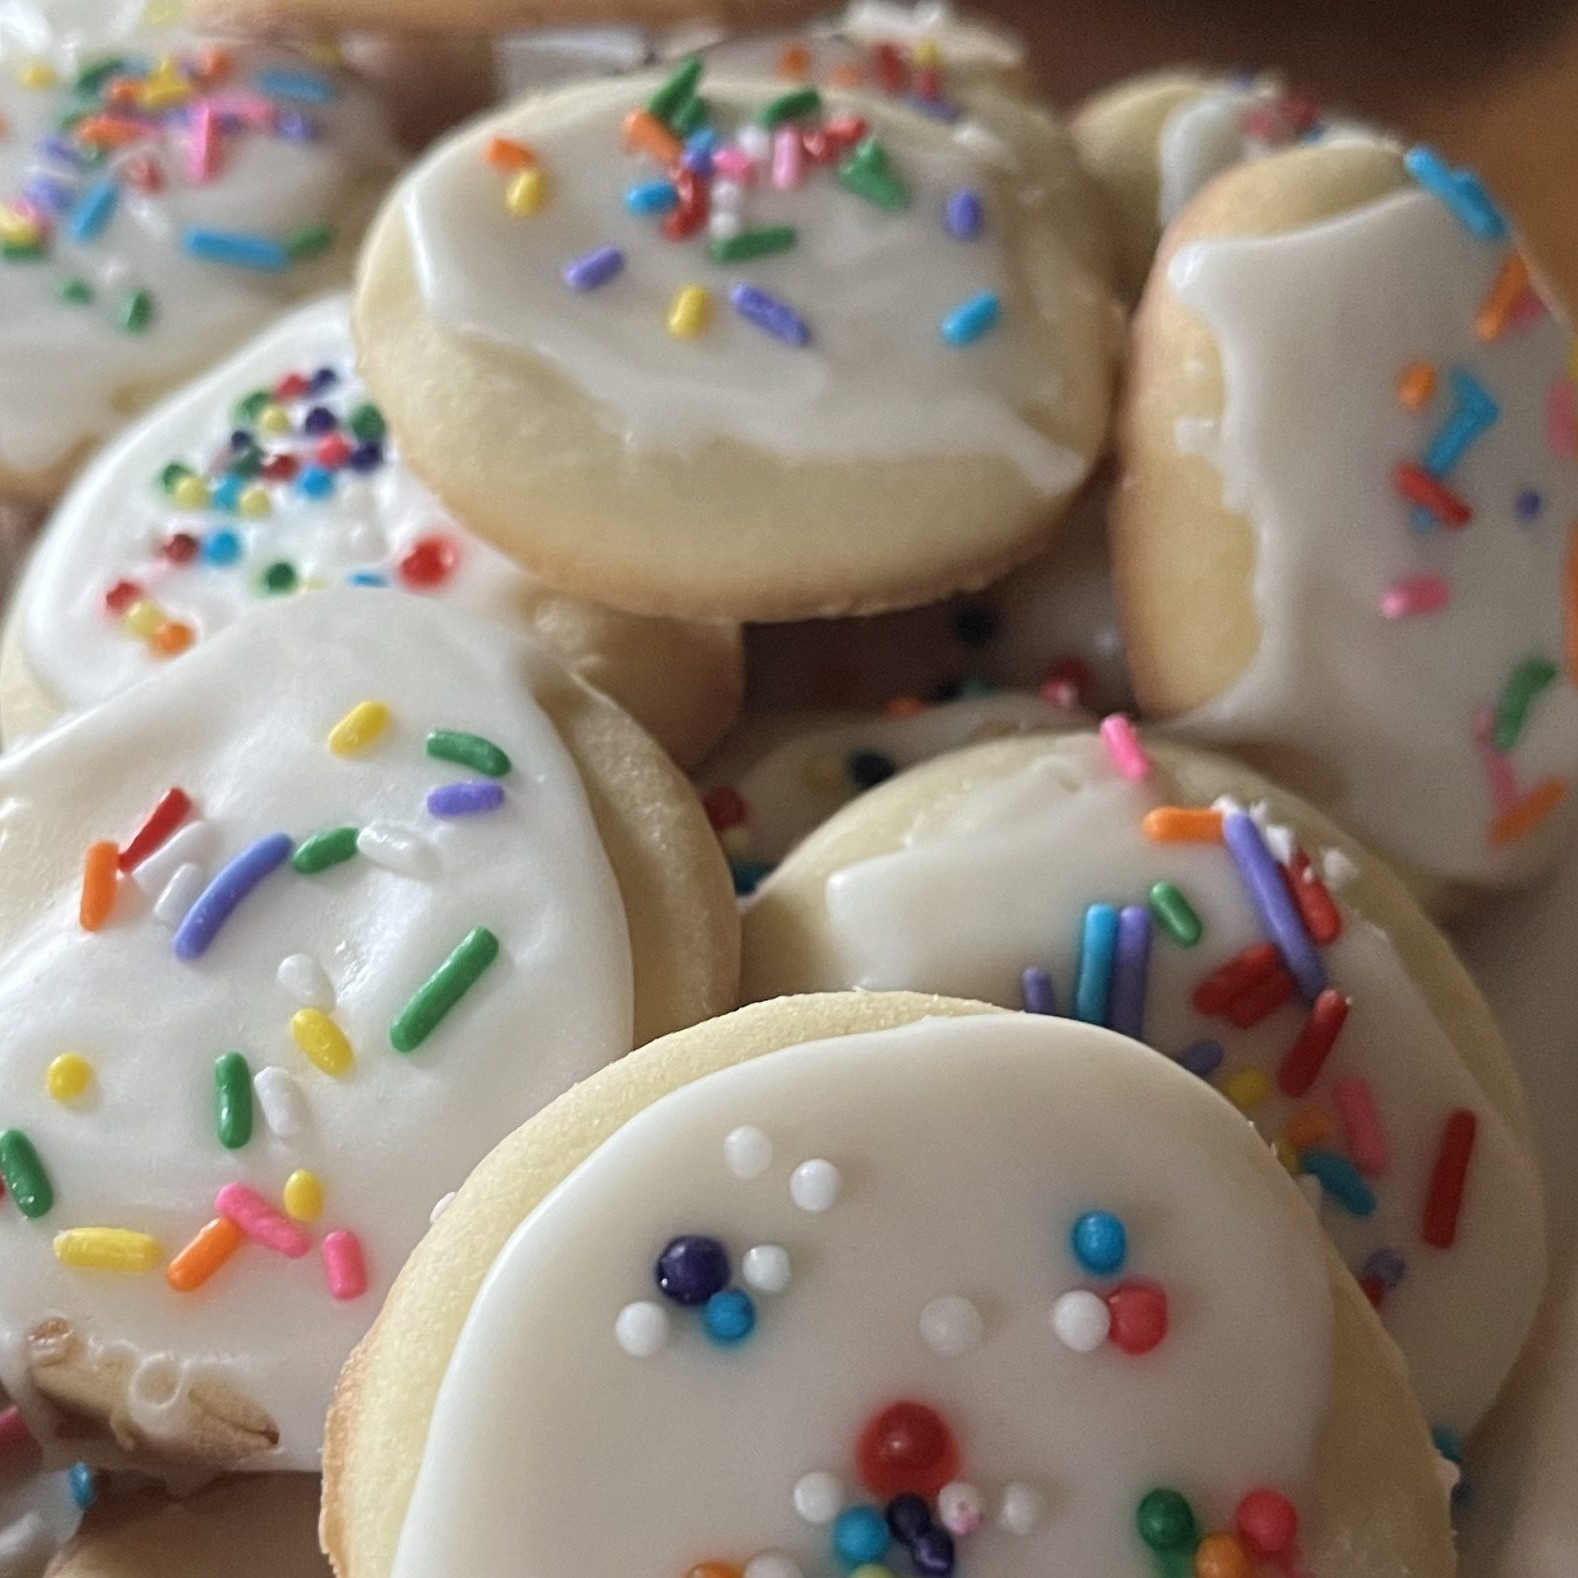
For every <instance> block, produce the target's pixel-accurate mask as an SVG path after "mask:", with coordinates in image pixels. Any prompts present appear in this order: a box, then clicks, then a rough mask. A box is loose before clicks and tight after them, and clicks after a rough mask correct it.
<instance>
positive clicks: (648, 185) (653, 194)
mask: <svg viewBox="0 0 1578 1578" xmlns="http://www.w3.org/2000/svg"><path fill="white" fill-rule="evenodd" d="M625 207H626V208H627V209H628V210H629V211H630V212H631V213H632V214H636V215H637V216H639V217H641V218H648V217H650V216H651V215H654V214H670V213H672V212H673V211H674V210H675V209H676V208H678V207H679V190H678V188H677V187H676V186H675V185H674V183H673V182H672V181H642V182H640V183H638V184H637V185H635V186H632V187H630V188H629V189H628V190H627V191H626V192H625Z"/></svg>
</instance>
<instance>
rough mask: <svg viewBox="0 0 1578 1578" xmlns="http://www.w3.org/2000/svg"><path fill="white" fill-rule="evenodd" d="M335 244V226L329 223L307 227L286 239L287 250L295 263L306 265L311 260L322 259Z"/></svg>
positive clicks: (294, 232) (295, 231)
mask: <svg viewBox="0 0 1578 1578" xmlns="http://www.w3.org/2000/svg"><path fill="white" fill-rule="evenodd" d="M334 242H335V230H334V226H333V225H331V224H328V223H323V224H317V225H305V226H303V227H302V228H301V229H300V230H294V231H292V232H291V233H290V235H288V236H286V237H285V250H286V252H288V253H289V254H290V256H291V259H292V261H293V262H296V263H305V262H307V261H308V259H310V258H321V257H322V256H323V255H324V253H325V252H328V251H330V250H331V249H332V248H333V246H334Z"/></svg>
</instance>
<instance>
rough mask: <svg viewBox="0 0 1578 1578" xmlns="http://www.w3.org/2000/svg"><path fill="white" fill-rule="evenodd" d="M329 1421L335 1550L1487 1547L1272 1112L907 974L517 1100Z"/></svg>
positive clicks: (884, 1553)
mask: <svg viewBox="0 0 1578 1578" xmlns="http://www.w3.org/2000/svg"><path fill="white" fill-rule="evenodd" d="M662 1441H673V1442H674V1443H675V1444H676V1447H678V1446H679V1445H680V1444H682V1445H683V1450H677V1449H676V1450H673V1451H663V1450H657V1449H655V1448H654V1446H653V1443H655V1442H662ZM327 1463H328V1472H327V1476H326V1482H325V1516H324V1533H325V1536H326V1540H327V1544H328V1547H329V1549H330V1551H331V1553H332V1555H333V1558H334V1561H335V1565H336V1569H337V1571H338V1572H339V1573H340V1574H341V1578H411V1575H415V1574H430V1573H433V1572H437V1571H446V1570H456V1571H464V1572H467V1573H470V1574H475V1575H477V1578H500V1575H503V1574H507V1573H514V1572H519V1571H521V1570H523V1569H524V1570H527V1571H543V1572H575V1571H577V1570H585V1571H589V1572H599V1573H615V1572H619V1573H623V1572H635V1571H641V1572H655V1573H665V1574H668V1573H672V1574H686V1573H689V1574H692V1575H705V1578H725V1575H728V1578H735V1575H739V1574H742V1573H743V1574H748V1575H750V1578H780V1575H782V1578H817V1575H821V1574H827V1573H834V1572H844V1571H849V1570H854V1571H856V1572H862V1578H866V1575H870V1578H876V1575H877V1574H889V1573H891V1574H895V1575H902V1578H910V1575H914V1574H938V1575H941V1574H948V1573H953V1572H958V1573H960V1574H964V1573H969V1574H971V1575H975V1578H1017V1575H1020V1574H1024V1573H1027V1572H1085V1573H1100V1574H1102V1575H1103V1578H1107V1575H1113V1578H1125V1575H1128V1574H1133V1575H1134V1578H1151V1575H1153V1574H1156V1573H1159V1572H1167V1573H1177V1574H1179V1575H1184V1574H1199V1573H1211V1572H1219V1573H1233V1572H1236V1573H1247V1572H1251V1571H1259V1570H1265V1571H1268V1572H1274V1571H1284V1572H1305V1571H1309V1572H1319V1573H1331V1574H1339V1573H1340V1574H1342V1575H1343V1578H1395V1575H1396V1574H1398V1573H1401V1572H1408V1573H1411V1574H1418V1575H1420V1578H1444V1575H1446V1574H1448V1573H1450V1572H1452V1571H1453V1569H1454V1561H1453V1555H1452V1548H1451V1538H1450V1535H1449V1533H1448V1529H1447V1520H1446V1499H1445V1496H1444V1494H1443V1492H1442V1490H1441V1489H1440V1487H1439V1485H1438V1483H1437V1480H1436V1477H1435V1472H1434V1466H1433V1454H1432V1452H1431V1449H1430V1443H1429V1437H1428V1435H1427V1433H1426V1430H1425V1427H1424V1423H1423V1421H1422V1420H1421V1419H1420V1418H1419V1415H1418V1412H1417V1408H1416V1405H1415V1404H1414V1403H1413V1401H1412V1399H1411V1398H1410V1397H1409V1395H1408V1390H1407V1385H1406V1381H1405V1379H1404V1376H1403V1372H1402V1367H1401V1365H1400V1364H1399V1362H1398V1359H1397V1355H1396V1352H1395V1350H1394V1349H1393V1348H1392V1347H1391V1345H1390V1344H1389V1343H1387V1342H1386V1341H1385V1339H1384V1337H1383V1336H1382V1334H1381V1332H1380V1328H1379V1327H1378V1326H1377V1324H1376V1322H1375V1318H1374V1315H1373V1313H1372V1312H1371V1311H1370V1310H1369V1309H1368V1308H1366V1306H1365V1303H1364V1300H1363V1298H1362V1296H1361V1295H1360V1294H1359V1292H1358V1289H1357V1288H1356V1287H1355V1286H1354V1285H1353V1283H1352V1282H1351V1281H1350V1280H1349V1279H1348V1278H1347V1277H1346V1275H1345V1274H1344V1273H1343V1272H1342V1269H1341V1267H1339V1266H1338V1265H1337V1264H1336V1262H1335V1260H1334V1259H1333V1258H1332V1257H1331V1255H1330V1253H1329V1251H1327V1250H1326V1249H1325V1248H1324V1246H1323V1245H1322V1243H1321V1241H1320V1237H1319V1234H1318V1233H1317V1232H1316V1231H1315V1228H1314V1221H1313V1218H1312V1217H1311V1215H1310V1214H1309V1212H1308V1210H1307V1209H1306V1208H1305V1207H1304V1205H1303V1204H1302V1202H1301V1201H1300V1200H1299V1198H1298V1194H1297V1191H1296V1190H1295V1189H1294V1188H1293V1186H1292V1185H1291V1184H1290V1182H1289V1181H1288V1179H1287V1178H1286V1176H1285V1175H1283V1174H1282V1173H1281V1170H1280V1169H1279V1168H1278V1167H1277V1165H1276V1163H1275V1162H1274V1161H1273V1160H1272V1158H1271V1156H1270V1155H1269V1153H1268V1152H1267V1151H1266V1150H1265V1149H1264V1147H1262V1146H1261V1145H1259V1144H1258V1142H1257V1141H1256V1140H1255V1137H1254V1134H1253V1131H1252V1130H1250V1129H1249V1127H1248V1126H1247V1125H1245V1124H1243V1123H1241V1122H1239V1121H1238V1120H1237V1119H1236V1117H1235V1116H1234V1115H1233V1113H1232V1112H1231V1110H1230V1109H1229V1108H1227V1107H1226V1106H1225V1105H1223V1104H1221V1103H1220V1102H1216V1101H1214V1100H1212V1099H1211V1097H1210V1095H1209V1093H1208V1092H1206V1091H1204V1090H1203V1089H1202V1088H1201V1087H1200V1086H1199V1084H1198V1082H1196V1081H1194V1080H1192V1079H1191V1078H1190V1077H1189V1076H1187V1075H1186V1074H1183V1073H1181V1072H1180V1071H1179V1070H1177V1069H1175V1068H1172V1067H1170V1066H1168V1064H1167V1063H1166V1062H1165V1061H1164V1060H1162V1059H1160V1058H1157V1057H1155V1056H1154V1055H1153V1054H1151V1053H1148V1052H1146V1051H1145V1050H1144V1049H1142V1048H1140V1047H1137V1046H1135V1045H1134V1044H1133V1043H1132V1042H1128V1041H1125V1040H1123V1039H1122V1038H1120V1037H1117V1036H1113V1035H1112V1034H1110V1033H1109V1032H1107V1031H1104V1030H1101V1029H1097V1028H1094V1027H1092V1026H1088V1025H1076V1024H1073V1023H1072V1022H1070V1021H1067V1020H1054V1019H1045V1018H1036V1017H1033V1016H1029V1015H1019V1014H995V1013H992V1012H990V1011H989V1010H984V1009H982V1008H981V1007H980V1005H974V1004H967V1003H959V1002H950V1001H947V1000H944V999H938V998H927V997H917V996H910V995H905V994H895V995H887V994H882V995H874V996H864V997H862V996H857V995H855V994H843V995H839V996H831V997H816V998H802V999H796V1000H788V1001H784V1002H779V1003H771V1004H766V1005H763V1006H761V1007H757V1008H754V1009H746V1010H744V1011H742V1012H741V1013H739V1014H734V1015H730V1016H729V1017H728V1018H725V1019H722V1020H718V1021H716V1022H715V1023H713V1024H710V1025H704V1026H700V1027H698V1028H697V1029H695V1030H693V1031H690V1032H687V1033H685V1034H683V1035H679V1036H674V1037H670V1038H669V1039H668V1040H666V1041H662V1042H659V1043H658V1044H656V1045H655V1046H652V1047H649V1048H646V1049H645V1050H643V1051H642V1052H639V1053H637V1054H636V1055H635V1056H634V1057H632V1058H630V1059H627V1060H626V1061H625V1063H624V1064H623V1065H621V1066H619V1067H618V1068H615V1069H610V1070H606V1071H605V1072H604V1073H603V1074H601V1075H599V1076H597V1077H595V1078H594V1079H592V1080H590V1081H588V1082H587V1083H586V1084H584V1085H582V1086H581V1087H580V1088H579V1089H578V1090H576V1091H574V1092H572V1093H571V1094H570V1095H569V1096H568V1097H567V1098H565V1099H564V1100H563V1101H561V1102H559V1103H557V1104H555V1106H554V1107H552V1108H550V1109H549V1110H548V1111H547V1112H546V1113H544V1114H543V1115H542V1116H541V1118H540V1119H539V1120H537V1121H534V1122H533V1123H530V1124H528V1125H527V1126H526V1127H525V1128H524V1129H522V1130H521V1131H520V1132H519V1133H517V1134H516V1135H514V1136H512V1138H511V1139H510V1140H508V1141H507V1142H506V1143H505V1144H504V1145H503V1146H501V1147H500V1149H499V1150H498V1151H497V1152H495V1153H494V1155H493V1156H492V1157H491V1158H490V1159H489V1161H488V1162H487V1163H486V1164H485V1165H484V1166H483V1167H482V1168H480V1169H479V1170H478V1171H477V1173H476V1174H475V1175H474V1176H473V1178H472V1179H471V1181H470V1182H469V1183H468V1184H467V1186H466V1187H465V1189H463V1190H462V1191H461V1193H460V1195H459V1196H458V1197H457V1199H456V1201H455V1203H454V1204H453V1206H451V1208H450V1209H449V1210H448V1211H447V1212H446V1213H445V1214H444V1216H443V1217H442V1218H441V1219H440V1220H439V1222H438V1224H437V1226H436V1228H435V1230H434V1232H433V1233H432V1234H431V1235H430V1236H429V1238H428V1240H427V1241H426V1243H425V1244H424V1245H423V1246H422V1247H421V1249H420V1250H419V1251H418V1252H417V1254H416V1256H415V1258H414V1259H413V1260H412V1262H411V1264H410V1266H409V1267H408V1268H407V1271H406V1273H405V1275H404V1276H403V1277H402V1278H401V1280H400V1282H399V1284H398V1285H397V1286H396V1288H395V1290H394V1293H393V1295H392V1298H391V1300H390V1302H389V1304H388V1305H387V1306H386V1307H385V1310H384V1313H383V1315H382V1316H381V1317H380V1319H379V1322H378V1324H377V1325H376V1326H375V1328H374V1330H373V1333H372V1335H371V1336H370V1338H369V1339H368V1341H367V1342H366V1343H365V1344H364V1345H363V1346H362V1348H361V1349H360V1350H359V1351H358V1354H357V1356H356V1358H355V1359H354V1360H353V1362H352V1364H351V1366H350V1368H349V1369H348V1370H347V1372H346V1377H345V1380H344V1382H343V1383H342V1385H341V1388H340V1392H339V1395H338V1397H337V1400H336V1405H335V1410H334V1414H333V1416H332V1417H331V1420H330V1427H329V1448H328V1454H327ZM594 1501H595V1504H596V1506H597V1508H598V1509H600V1511H599V1512H598V1513H595V1514H594V1513H593V1512H592V1511H591V1510H590V1509H591V1507H592V1505H593V1502H594ZM1257 1557H1258V1558H1260V1559H1259V1560H1257ZM446 1561H453V1562H454V1563H455V1566H454V1568H453V1569H450V1568H448V1567H446V1566H445V1563H446Z"/></svg>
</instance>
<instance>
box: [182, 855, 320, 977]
mask: <svg viewBox="0 0 1578 1578" xmlns="http://www.w3.org/2000/svg"><path fill="white" fill-rule="evenodd" d="M294 848H295V845H294V844H293V843H292V842H291V838H290V835H289V834H288V833H270V834H269V835H268V836H267V837H266V838H260V839H259V840H258V841H257V842H256V843H255V844H253V845H251V846H250V847H249V848H247V849H244V850H242V851H241V853H240V854H239V855H237V856H236V858H235V859H234V860H232V861H231V862H230V864H229V865H227V866H224V867H222V868H221V869H220V870H219V872H218V873H217V875H216V876H215V877H214V879H213V881H212V882H210V883H209V884H208V886H207V887H206V888H204V889H203V891H202V893H201V894H200V895H199V896H198V900H197V902H196V903H195V904H194V905H193V906H192V907H191V909H189V910H188V911H187V912H186V919H185V920H183V921H182V922H181V924H180V926H179V927H177V928H176V933H175V940H174V942H173V944H172V946H173V947H174V949H175V956H176V958H177V959H180V960H183V961H184V962H185V963H187V964H190V963H192V962H193V960H196V959H201V958H202V956H203V955H204V954H205V953H207V952H208V949H209V947H210V946H211V945H212V943H213V940H214V938H215V937H217V936H218V935H219V931H220V928H221V927H222V926H223V925H224V924H225V922H226V921H227V920H229V919H230V917H231V915H232V914H234V913H235V910H236V907H237V906H238V905H239V904H240V903H241V901H242V900H243V899H244V898H245V897H246V896H247V895H248V894H249V893H250V892H251V891H252V890H253V888H255V887H256V886H257V885H258V884H259V883H260V882H261V881H262V880H263V879H264V878H265V877H266V876H268V874H269V873H270V872H271V871H276V870H278V869H279V867H280V866H282V865H284V863H285V862H286V861H287V860H289V859H290V853H291V850H292V849H294Z"/></svg>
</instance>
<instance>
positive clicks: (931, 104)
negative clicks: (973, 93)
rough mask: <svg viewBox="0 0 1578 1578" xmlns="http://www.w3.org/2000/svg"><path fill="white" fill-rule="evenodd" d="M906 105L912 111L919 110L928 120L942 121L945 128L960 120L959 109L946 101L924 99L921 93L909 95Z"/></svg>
mask: <svg viewBox="0 0 1578 1578" xmlns="http://www.w3.org/2000/svg"><path fill="white" fill-rule="evenodd" d="M904 102H905V104H906V105H908V106H909V108H910V109H912V110H918V111H919V112H920V113H921V114H922V115H924V116H925V117H926V118H927V119H928V120H934V121H941V122H942V123H943V125H945V126H952V125H953V123H954V122H955V121H956V120H958V118H959V108H958V106H957V105H955V104H950V103H949V102H948V101H947V100H946V99H928V98H923V97H922V96H921V95H920V94H919V93H911V94H909V95H908V96H907V97H906V98H905V100H904Z"/></svg>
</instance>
